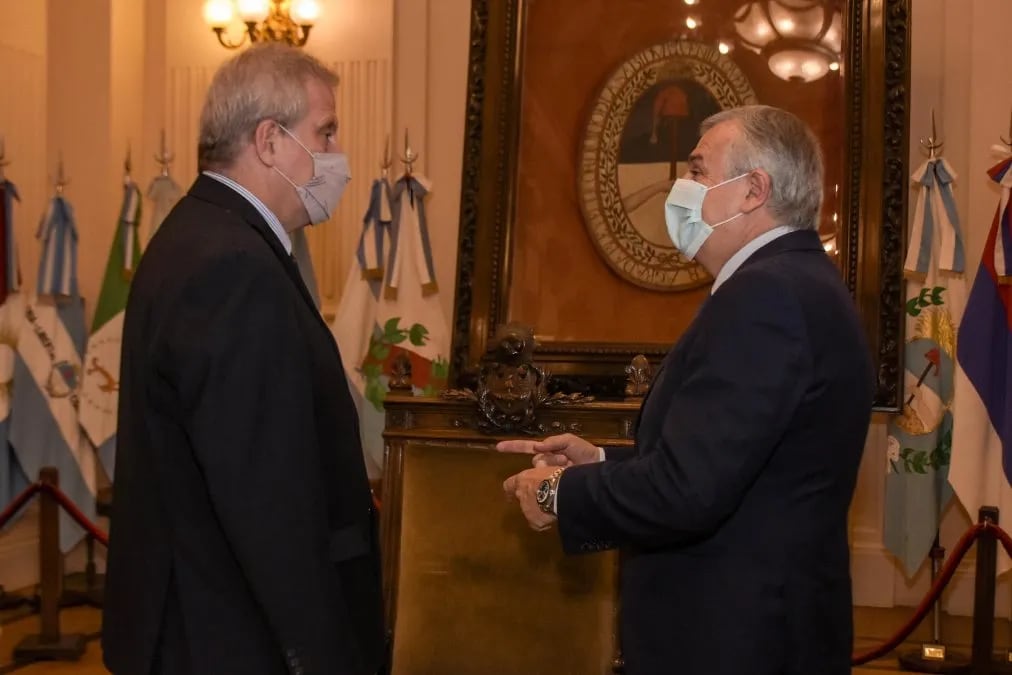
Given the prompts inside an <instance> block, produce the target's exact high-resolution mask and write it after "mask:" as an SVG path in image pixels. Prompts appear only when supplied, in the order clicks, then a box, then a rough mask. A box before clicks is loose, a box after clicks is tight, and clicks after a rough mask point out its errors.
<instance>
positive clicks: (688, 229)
mask: <svg viewBox="0 0 1012 675" xmlns="http://www.w3.org/2000/svg"><path fill="white" fill-rule="evenodd" d="M747 175H748V174H747V173H743V174H742V175H740V176H735V177H734V178H729V179H728V180H725V181H723V182H721V183H717V184H716V185H711V186H709V187H707V186H706V185H703V184H702V183H697V182H696V181H694V180H688V179H686V178H679V179H678V180H676V181H675V184H674V185H673V186H671V192H669V193H668V198H667V199H666V200H665V201H664V222H665V224H666V225H667V226H668V236H669V237H671V242H672V243H673V244H674V245H675V248H677V249H678V250H679V251H681V252H682V254H683V255H685V257H687V258H689V259H690V260H691V259H693V258H695V257H696V254H697V253H699V249H700V247H701V246H702V245H703V242H705V241H706V240H707V239H709V237H710V235H711V234H713V228H715V227H720V226H721V225H723V224H724V223H727V222H729V221H732V220H734V219H735V218H737V217H738V216H741V215H743V213H742V212H741V211H739V212H738V213H736V214H735V215H733V216H731V217H730V218H726V219H725V220H722V221H720V222H719V223H714V224H713V225H709V224H707V223H706V222H705V221H704V220H703V200H704V199H706V193H707V191H709V190H712V189H713V188H716V187H720V186H721V185H727V184H728V183H731V182H734V181H736V180H738V179H739V178H744V177H745V176H747Z"/></svg>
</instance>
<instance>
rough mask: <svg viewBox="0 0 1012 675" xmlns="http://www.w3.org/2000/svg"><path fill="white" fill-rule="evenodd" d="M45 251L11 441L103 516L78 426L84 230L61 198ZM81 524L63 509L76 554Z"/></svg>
mask: <svg viewBox="0 0 1012 675" xmlns="http://www.w3.org/2000/svg"><path fill="white" fill-rule="evenodd" d="M39 237H40V239H42V247H43V254H42V260H41V263H40V265H39V277H38V285H37V287H36V293H35V295H32V296H29V295H28V294H25V297H24V304H23V306H22V310H21V313H22V316H21V317H20V329H19V331H18V344H17V354H16V356H15V359H14V392H13V396H12V401H11V406H12V412H11V425H10V442H11V445H12V446H13V447H14V452H15V454H16V455H17V459H18V462H19V463H20V464H21V467H22V468H23V469H24V471H25V473H26V474H27V475H28V476H30V477H32V478H35V477H37V476H38V475H39V471H40V470H41V469H42V467H45V466H53V467H56V469H57V470H58V471H59V474H60V489H61V490H62V491H63V492H64V493H65V494H66V495H67V496H68V497H69V498H70V499H71V500H72V501H73V502H74V504H76V505H77V507H78V508H79V509H80V510H81V512H82V513H84V515H85V516H86V517H87V518H89V519H94V517H95V487H96V486H95V475H96V473H95V472H96V466H95V465H96V462H95V453H94V450H93V449H92V447H91V444H90V443H89V442H88V439H87V438H86V437H85V436H84V434H82V433H81V427H80V425H79V424H78V405H79V397H80V386H79V385H80V380H81V355H82V353H83V352H84V340H85V329H84V304H83V302H82V300H81V298H80V296H79V295H78V292H77V230H76V228H75V225H74V216H73V211H72V210H71V208H70V204H68V203H67V202H66V200H65V199H64V198H63V197H62V196H60V195H57V196H56V197H54V198H53V200H52V202H51V203H50V206H49V209H48V210H47V212H46V216H45V217H44V218H43V222H42V225H41V227H40V228H39ZM81 536H82V531H81V528H80V527H78V526H77V525H76V524H75V523H74V521H73V520H72V519H71V518H70V517H69V516H67V515H66V514H65V513H62V511H61V518H60V547H61V549H62V550H63V551H64V552H67V551H69V550H70V549H71V548H73V547H74V545H75V544H76V543H77V542H78V541H80V539H81Z"/></svg>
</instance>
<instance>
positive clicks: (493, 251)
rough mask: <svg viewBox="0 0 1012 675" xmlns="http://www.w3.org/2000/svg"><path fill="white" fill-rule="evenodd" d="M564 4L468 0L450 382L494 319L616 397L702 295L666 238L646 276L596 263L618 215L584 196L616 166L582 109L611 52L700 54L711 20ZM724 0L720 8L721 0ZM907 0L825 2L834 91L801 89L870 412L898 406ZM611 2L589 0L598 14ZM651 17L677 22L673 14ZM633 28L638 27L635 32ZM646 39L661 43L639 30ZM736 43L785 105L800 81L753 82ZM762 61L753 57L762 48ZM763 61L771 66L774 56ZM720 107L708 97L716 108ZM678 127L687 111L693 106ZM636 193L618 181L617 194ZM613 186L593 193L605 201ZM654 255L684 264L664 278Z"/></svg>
mask: <svg viewBox="0 0 1012 675" xmlns="http://www.w3.org/2000/svg"><path fill="white" fill-rule="evenodd" d="M567 1H568V0H561V1H560V0H552V1H551V2H548V1H547V0H497V1H496V2H490V1H489V0H472V21H471V41H470V56H469V72H468V91H467V104H466V105H467V108H466V137H465V147H464V164H463V175H462V193H461V218H460V235H459V248H458V250H459V254H458V264H457V267H458V272H457V274H458V276H457V288H456V300H455V315H454V326H453V345H452V358H451V370H450V384H451V386H461V385H464V384H467V383H468V382H469V381H470V378H471V377H472V376H473V373H475V372H477V369H478V366H479V364H480V362H481V361H482V359H483V358H484V357H485V356H486V354H487V353H488V351H489V349H490V347H491V345H490V341H491V338H492V336H493V335H494V333H495V330H496V328H497V327H498V326H501V325H503V324H506V323H509V322H511V321H520V322H521V323H529V324H531V325H532V326H533V328H534V329H535V333H536V335H537V338H538V347H537V349H536V352H535V359H536V360H537V362H538V363H539V364H540V365H541V366H543V367H545V368H546V369H547V370H549V371H551V373H552V374H553V376H554V378H553V381H554V383H555V385H556V386H559V387H561V388H562V389H563V390H565V391H580V392H584V393H590V394H593V395H596V396H599V397H608V396H614V397H618V398H620V397H621V396H622V391H623V389H624V387H625V383H626V382H625V381H626V377H625V373H624V367H625V366H626V365H628V364H629V362H630V361H631V360H632V358H633V357H634V356H635V355H636V354H645V355H646V356H647V357H648V358H649V359H650V360H651V361H653V362H656V361H658V360H659V359H660V358H662V357H663V355H664V354H665V353H666V352H667V350H668V349H669V348H670V347H671V345H672V344H673V343H674V342H675V341H676V340H677V339H678V337H679V333H680V330H681V329H682V327H684V326H685V325H687V323H688V321H691V317H692V315H693V314H694V313H695V308H696V307H697V306H698V303H699V302H701V300H702V297H703V295H705V292H706V289H705V285H706V283H707V281H708V278H707V277H706V276H705V273H702V274H701V272H700V270H698V269H697V270H694V271H693V270H692V269H691V267H692V266H691V265H689V266H685V262H686V261H684V260H682V261H680V260H679V256H678V255H677V252H675V251H674V250H673V249H670V250H665V247H664V246H663V241H661V242H660V244H661V245H660V246H655V247H654V248H655V250H654V252H653V253H652V254H651V253H649V252H648V253H647V254H646V258H647V259H648V260H649V259H650V258H649V256H650V255H653V258H652V259H653V260H654V261H659V262H660V267H659V271H658V269H654V270H653V271H651V270H650V269H646V270H644V269H634V267H635V265H634V264H632V263H629V262H625V263H623V262H622V261H623V258H622V256H623V255H624V254H623V253H622V252H621V251H620V252H618V253H617V254H616V255H614V256H612V258H609V253H608V250H607V249H608V248H609V247H612V248H613V249H614V248H615V247H616V244H615V242H614V241H613V242H611V243H609V236H610V237H612V238H613V239H614V236H615V233H616V232H618V235H619V236H620V237H621V236H622V227H624V226H623V225H622V223H621V217H616V218H613V219H612V222H611V223H610V224H609V223H608V222H606V219H605V218H599V217H597V216H595V213H594V212H593V211H594V209H593V208H592V205H593V200H594V198H595V196H596V197H597V198H601V197H602V193H601V192H600V186H601V185H605V184H607V182H608V181H607V180H602V175H603V174H607V172H609V171H612V170H613V169H615V171H614V172H613V173H612V174H610V175H612V176H616V175H617V169H616V168H615V166H609V164H608V160H607V158H604V159H603V160H602V158H601V157H600V156H598V157H596V158H595V157H594V148H588V146H587V143H586V142H585V141H586V138H588V131H589V130H590V131H592V130H593V125H594V120H595V118H594V113H595V105H596V104H598V103H599V102H600V101H601V100H602V94H607V92H608V91H609V90H608V86H609V83H611V84H613V85H614V84H615V80H614V78H615V77H616V74H617V73H619V69H620V66H622V64H623V63H624V62H627V61H630V60H634V59H635V58H636V56H637V54H640V53H647V54H649V53H650V52H649V50H650V49H655V50H657V49H661V50H663V49H668V50H669V51H671V53H668V54H667V56H668V57H670V56H672V54H674V51H677V50H685V51H686V53H689V52H691V51H692V50H693V49H695V53H696V54H697V56H698V55H700V54H702V52H703V51H704V50H702V49H701V48H698V47H695V48H693V47H692V43H693V42H700V41H702V42H707V41H709V42H710V43H714V40H715V38H714V35H715V33H713V32H712V31H711V33H710V34H709V37H708V38H706V39H704V40H700V39H699V38H698V35H699V34H701V33H700V29H698V28H697V29H695V30H687V31H683V32H682V33H678V31H676V30H673V27H674V24H673V23H672V24H671V25H659V26H652V25H649V24H650V22H654V23H657V19H656V16H654V17H653V18H652V16H651V11H654V10H652V9H651V7H652V5H651V2H654V3H656V1H657V0H627V1H626V2H623V3H615V5H616V6H621V7H622V8H624V10H623V11H625V12H627V14H628V16H629V17H630V18H628V19H623V21H626V23H625V24H623V25H622V26H616V22H615V21H611V20H608V19H607V18H603V19H599V18H597V17H594V16H588V13H587V12H588V10H587V7H586V4H585V3H579V2H576V3H575V5H574V7H575V6H576V5H579V6H582V7H583V13H582V14H581V13H580V12H579V11H577V10H578V9H579V8H578V7H577V8H576V9H574V8H568V9H567V6H566V2H567ZM574 2H575V0H574ZM721 2H724V3H725V4H728V6H729V7H730V6H731V4H732V3H734V2H735V0H721ZM909 3H910V0H836V1H835V3H833V2H829V3H827V4H833V5H834V6H835V7H838V9H837V10H836V11H837V13H838V15H839V16H838V19H839V23H840V30H841V31H842V33H843V39H842V50H841V53H840V59H839V62H838V63H834V64H832V65H833V67H834V72H833V73H832V74H831V75H830V77H836V78H838V80H839V81H841V82H840V84H839V85H838V86H837V88H838V89H839V95H838V96H837V95H835V94H834V95H832V96H830V95H829V94H826V93H825V92H828V91H830V90H829V89H828V88H827V87H824V86H823V87H820V86H819V85H812V86H809V87H808V88H807V89H804V90H803V91H809V92H816V95H817V96H822V97H823V99H824V100H823V101H822V103H821V104H820V105H822V106H823V107H824V108H825V109H826V110H827V111H829V112H827V113H826V115H829V114H830V113H832V114H836V115H837V116H838V120H839V121H838V122H832V121H830V122H827V123H826V125H825V128H824V129H822V134H821V135H822V137H823V139H824V141H823V142H824V145H827V144H828V143H830V142H833V143H837V142H838V144H837V145H835V146H833V147H827V148H826V154H827V175H830V174H831V175H832V176H833V178H832V180H833V181H834V182H833V184H831V185H828V186H827V194H826V202H827V205H826V207H825V208H824V217H825V219H826V222H827V223H828V222H830V221H832V223H833V224H834V226H835V227H836V231H835V233H834V234H833V236H832V239H831V241H829V239H828V238H827V242H828V243H827V249H829V248H830V247H833V248H835V250H836V251H837V252H838V262H839V266H840V268H841V273H842V276H843V279H844V281H845V283H846V285H847V286H848V288H849V289H850V291H851V293H852V295H853V296H854V298H855V301H856V302H857V305H858V307H859V309H860V311H861V314H862V317H863V319H864V322H865V325H866V328H867V334H868V338H869V341H870V344H871V347H872V351H873V353H874V356H875V359H876V368H877V374H878V382H877V390H876V397H875V406H876V408H877V409H880V410H897V409H898V408H899V402H900V400H901V397H902V372H903V371H902V367H901V358H902V351H901V346H902V344H903V335H902V321H901V320H900V319H901V317H902V316H903V314H902V305H903V298H902V269H901V267H902V253H903V240H904V228H905V222H906V208H907V204H906V195H907V183H908V177H907V155H908V151H907V150H908V149H907V144H908V140H907V136H908V114H909V113H908V101H909V45H910V32H909V31H910V26H909V16H910V8H909ZM610 4H611V3H608V4H607V5H600V6H599V5H595V6H594V7H597V8H598V9H599V10H600V11H611V9H610ZM710 4H711V5H714V4H715V3H710ZM776 4H779V3H778V0H737V5H741V6H742V8H741V9H740V10H731V11H728V12H725V15H726V16H727V17H728V18H727V21H728V22H729V25H730V24H732V23H733V22H734V21H736V20H738V21H745V20H748V16H749V14H748V12H749V11H751V10H754V11H759V9H762V10H763V11H767V12H768V7H767V6H770V5H776ZM785 4H789V3H785ZM795 4H796V3H795ZM812 4H813V5H817V4H820V3H819V2H818V1H817V0H812ZM641 5H642V6H641ZM673 5H677V6H679V8H680V5H681V3H670V2H668V3H666V6H667V7H669V8H670V7H672V6H673ZM716 5H717V6H719V5H720V3H716ZM753 6H754V7H753ZM760 6H762V7H760ZM756 8H759V9H756ZM682 9H684V8H680V9H679V11H682ZM736 12H737V13H736ZM552 13H554V15H552ZM655 14H656V12H655ZM668 14H670V12H669V13H668ZM563 19H564V20H563ZM664 20H665V21H674V19H671V17H670V16H666V17H665V19H664ZM677 20H678V21H681V20H682V18H681V17H680V16H679V17H677ZM547 21H551V22H552V32H551V33H549V32H548V31H546V30H545V29H544V28H543V26H544V25H546V23H545V22H547ZM633 21H642V22H643V23H645V24H647V25H646V26H645V27H644V28H643V30H641V31H639V33H637V32H636V31H635V30H633V31H630V26H633V24H632V23H629V22H633ZM707 21H710V23H709V25H710V26H713V21H712V17H711V18H708V17H705V16H704V17H703V24H704V26H706V25H707V24H706V22H707ZM567 27H568V28H567ZM633 27H634V28H635V26H633ZM619 29H622V30H619ZM567 30H568V31H570V32H568V33H567ZM595 31H596V33H595ZM651 31H653V32H651ZM588 34H589V37H588ZM630 34H635V35H638V36H640V37H638V38H637V39H632V38H629V37H628V36H629V35H630ZM702 34H704V35H705V33H702ZM650 35H654V36H660V37H661V38H662V39H649V40H648V39H646V38H645V37H642V36H650ZM664 36H666V37H664ZM575 40H583V42H581V43H580V44H581V45H584V46H583V47H580V49H582V53H580V54H578V56H580V57H581V58H584V57H585V59H586V60H589V62H590V63H591V64H592V65H588V66H586V69H587V70H586V71H585V70H580V68H584V67H583V66H580V68H577V69H574V68H573V67H572V65H571V63H566V62H565V57H564V56H556V54H563V53H564V51H565V49H566V47H567V44H570V43H572V42H573V41H575ZM587 40H596V41H597V43H596V44H599V45H600V46H601V47H600V49H588V48H586V47H585V46H586V45H587V44H590V43H588V42H587ZM621 40H628V44H624V43H621ZM747 42H748V41H747V40H744V39H742V40H739V42H738V43H736V45H735V48H736V49H739V50H743V51H739V52H737V53H732V54H731V57H729V58H731V59H732V60H733V62H734V63H738V64H741V66H742V68H744V69H745V71H746V81H745V82H744V83H743V84H744V85H749V86H751V88H752V89H753V90H754V94H755V97H754V98H755V100H758V102H760V103H770V104H772V105H781V106H783V107H787V108H788V109H792V108H791V104H792V102H793V101H794V99H795V98H796V97H795V96H794V94H793V93H791V92H793V91H795V90H797V91H802V89H797V87H795V88H793V89H792V86H794V85H792V84H791V83H790V82H784V81H782V80H776V79H775V78H773V80H775V81H771V82H769V83H765V84H764V82H765V80H770V79H771V78H770V77H769V73H768V72H766V73H765V75H762V76H759V75H757V73H759V70H757V69H756V68H757V66H755V65H754V64H755V63H758V62H759V61H758V59H759V56H757V55H758V54H760V50H759V49H756V54H757V55H753V54H752V53H751V52H749V51H744V50H746V49H752V45H750V44H747ZM672 45H681V46H678V47H675V46H672ZM559 49H561V50H563V52H559V51H558V50H559ZM721 49H723V46H722V47H721ZM549 50H555V51H549ZM598 52H601V54H604V55H603V56H602V55H601V54H599V53H598ZM721 53H722V54H723V53H724V52H723V51H722V52H721ZM613 55H621V56H618V57H613ZM675 55H677V54H675ZM761 56H762V58H765V52H763V53H762V54H761ZM643 58H648V57H643ZM702 58H710V59H711V61H712V63H714V64H715V66H714V67H715V68H717V69H718V71H719V72H724V73H725V74H727V79H728V81H733V80H734V77H735V75H734V72H733V70H729V69H728V68H727V62H726V61H721V60H720V59H717V58H712V54H709V53H707V54H702ZM595 59H596V61H595ZM609 59H610V60H609ZM575 62H576V61H573V62H572V63H575ZM660 62H665V63H670V62H671V59H670V58H665V59H661V60H660ZM782 65H783V64H778V67H779V66H782ZM749 68H752V70H749ZM769 68H770V70H773V68H774V64H773V61H772V60H770V61H769ZM836 69H838V71H837V70H836ZM591 71H592V72H591ZM620 76H621V75H620V74H619V77H620ZM782 77H783V76H782ZM764 78H765V80H764ZM581 82H583V83H584V84H583V85H582V86H583V89H579V85H580V83H581ZM824 82H829V80H828V78H827V79H826V80H824ZM572 83H575V84H572ZM591 83H592V84H593V86H592V87H591ZM655 84H656V83H655ZM637 86H639V85H637ZM651 86H652V85H651ZM567 87H568V89H567ZM639 90H640V91H645V90H644V89H643V88H642V87H639ZM571 91H577V92H578V95H570V92H571ZM635 91H637V89H636V88H633V89H629V90H628V91H627V93H629V92H632V93H635ZM689 93H690V95H691V92H689ZM738 96H739V97H740V98H741V102H750V101H751V100H752V98H750V97H749V95H748V89H746V88H745V86H743V87H741V89H740V93H739V95H738ZM634 98H635V97H634ZM655 98H656V97H655ZM632 104H633V105H635V104H636V101H635V100H633V101H632ZM735 104H736V103H735ZM676 105H677V102H676ZM727 105H728V102H725V101H721V107H727ZM834 111H835V113H834ZM820 114H822V113H820ZM567 115H568V117H567ZM827 119H828V117H827ZM685 122H686V124H688V125H691V124H694V123H695V122H696V120H695V119H694V118H693V117H692V116H691V115H690V116H689V117H688V118H687V119H686V120H685ZM831 122H832V123H831ZM833 125H835V126H833ZM817 133H819V129H817ZM591 135H592V134H591ZM827 139H831V140H827ZM612 147H615V146H614V144H613V145H612ZM833 162H836V164H835V165H834V164H832V163H833ZM834 172H835V173H834ZM581 176H582V177H583V178H584V179H585V180H584V181H583V182H581ZM608 180H612V179H608ZM612 185H614V183H612ZM593 190H597V191H598V192H597V194H596V195H595V194H594V192H593ZM632 191H634V190H631V189H625V190H623V189H622V187H621V186H619V187H618V193H617V194H618V198H619V199H621V198H622V196H623V193H630V192H632ZM615 197H616V195H615V194H608V195H603V198H605V199H607V200H609V204H610V205H611V206H614V199H615ZM599 211H600V209H599ZM574 214H575V215H574ZM595 218H597V220H595ZM616 223H617V224H616ZM630 225H631V226H633V227H632V229H633V230H635V232H632V233H629V232H628V231H626V234H627V235H628V236H629V237H633V238H635V237H640V238H642V239H643V240H644V241H646V242H647V243H650V240H651V238H652V239H655V240H656V239H659V238H660V237H659V236H658V235H657V233H656V232H651V231H650V229H649V228H650V227H654V225H651V224H647V225H645V226H643V227H636V226H635V223H630ZM595 228H597V229H596V230H595ZM556 229H557V232H556ZM595 232H598V233H600V236H596V235H595ZM626 243H628V242H626ZM626 248H629V246H627V247H626ZM632 248H636V246H632ZM669 254H670V255H669ZM665 256H668V257H667V258H665ZM626 257H627V258H628V256H627V255H626ZM633 262H634V263H637V261H633ZM623 264H624V265H626V269H624V270H623V269H622V266H623ZM637 264H638V263H637ZM664 264H667V265H668V267H669V269H674V268H676V267H678V266H679V265H682V266H683V267H682V268H680V273H679V274H674V276H673V278H665V277H664V274H665V271H664ZM682 273H684V274H682ZM602 288H604V290H601V289H602ZM609 289H611V290H609ZM609 293H611V295H609ZM531 317H533V318H531ZM588 317H593V318H594V321H588ZM573 326H578V327H581V328H580V329H579V330H577V329H574V328H571V327H573Z"/></svg>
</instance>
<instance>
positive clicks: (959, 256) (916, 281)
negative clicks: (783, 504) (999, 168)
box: [884, 157, 966, 576]
mask: <svg viewBox="0 0 1012 675" xmlns="http://www.w3.org/2000/svg"><path fill="white" fill-rule="evenodd" d="M955 179H956V176H955V174H954V173H953V171H952V168H951V167H950V166H949V164H948V163H947V162H946V161H945V160H944V159H942V158H936V157H932V158H931V159H929V160H928V161H927V162H925V163H924V164H922V165H921V166H920V167H919V168H918V169H917V171H915V172H914V173H913V175H912V181H913V184H914V185H915V186H916V187H917V188H918V189H919V190H918V194H917V201H916V206H915V211H914V218H913V221H912V222H911V227H910V238H909V244H908V249H907V257H906V262H905V264H904V271H905V273H906V275H907V284H906V297H907V301H906V336H907V342H906V345H905V350H904V363H905V365H906V374H905V382H904V398H905V400H904V402H903V408H902V411H901V412H900V413H899V414H898V415H896V416H895V417H894V418H893V419H892V420H891V421H890V422H889V425H888V439H887V442H888V448H887V452H888V465H887V471H888V473H887V476H886V508H885V536H884V539H885V544H886V547H887V548H888V549H889V551H891V552H892V553H893V555H895V556H896V557H897V558H898V559H899V560H900V562H901V563H902V565H903V569H904V571H905V572H906V574H907V575H908V576H913V575H914V573H915V572H916V571H917V569H918V568H919V567H920V565H921V563H922V562H923V561H924V559H925V558H926V557H927V554H928V552H929V551H930V549H931V547H932V545H933V543H934V540H935V536H936V534H937V532H938V525H939V522H940V520H941V514H942V511H943V509H944V508H945V506H946V505H947V504H948V502H949V500H950V499H951V498H952V489H951V488H950V487H949V483H948V481H947V478H948V474H949V462H950V456H951V449H952V426H953V412H952V406H953V391H954V385H953V375H954V370H955V362H956V343H957V330H956V326H957V325H958V322H959V318H960V316H961V315H962V312H963V305H964V303H965V298H966V284H965V281H964V279H963V271H964V267H965V261H964V257H965V254H964V249H963V236H962V232H961V230H960V224H959V216H958V214H957V212H956V204H955V200H954V198H953V194H952V183H953V181H954V180H955Z"/></svg>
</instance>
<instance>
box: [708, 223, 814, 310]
mask: <svg viewBox="0 0 1012 675" xmlns="http://www.w3.org/2000/svg"><path fill="white" fill-rule="evenodd" d="M797 229H798V228H796V227H791V226H790V225H780V226H779V227H774V228H773V229H772V230H769V231H767V232H763V233H762V234H760V235H759V236H758V237H756V238H755V239H753V240H752V241H750V242H749V243H747V244H745V245H744V246H742V247H741V248H740V249H738V251H737V252H736V253H735V254H734V255H733V256H731V257H730V258H729V259H728V261H727V262H726V263H724V266H723V267H721V268H720V272H718V273H717V278H716V279H714V280H713V286H711V287H710V295H713V294H714V293H716V292H717V289H718V288H720V286H721V285H722V284H723V283H724V282H725V281H727V280H728V279H730V278H731V275H732V274H734V273H735V272H737V271H738V268H739V267H741V266H742V265H743V264H745V261H746V260H748V259H749V258H751V257H752V254H753V253H755V252H756V251H758V250H759V249H761V248H762V247H763V246H765V245H766V244H768V243H770V242H771V241H773V240H774V239H779V238H780V237H782V236H784V235H785V234H790V233H791V232H794V231H795V230H797Z"/></svg>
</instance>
